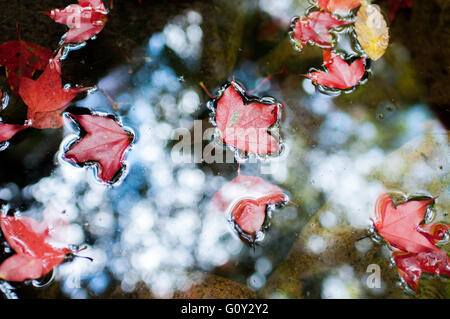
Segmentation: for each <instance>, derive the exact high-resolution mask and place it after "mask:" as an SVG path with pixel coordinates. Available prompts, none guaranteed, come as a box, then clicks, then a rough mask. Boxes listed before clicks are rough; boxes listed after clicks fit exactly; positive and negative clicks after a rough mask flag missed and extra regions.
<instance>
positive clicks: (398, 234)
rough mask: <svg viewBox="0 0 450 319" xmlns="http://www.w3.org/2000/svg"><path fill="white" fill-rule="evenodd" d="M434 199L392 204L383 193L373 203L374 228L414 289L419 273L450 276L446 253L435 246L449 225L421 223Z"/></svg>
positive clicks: (449, 227)
mask: <svg viewBox="0 0 450 319" xmlns="http://www.w3.org/2000/svg"><path fill="white" fill-rule="evenodd" d="M434 200H435V198H431V199H427V200H420V201H418V200H410V201H407V202H405V203H403V204H401V205H398V206H397V207H394V205H393V203H392V200H391V199H390V197H389V195H388V194H382V195H381V196H380V197H379V198H378V199H377V202H376V204H375V219H374V227H375V229H376V230H377V232H378V234H379V235H380V236H381V237H383V238H384V240H386V241H387V242H388V243H389V244H390V245H391V246H392V252H393V257H394V261H395V263H396V266H397V270H398V272H399V274H400V276H402V278H404V279H405V281H406V282H407V283H408V284H409V285H410V286H411V288H413V289H414V291H416V292H417V290H418V283H419V279H420V276H421V274H422V272H428V273H432V274H447V275H450V262H449V258H448V257H447V254H446V253H445V252H443V251H442V250H440V249H439V248H438V247H436V246H435V244H436V243H437V242H438V241H439V240H441V239H442V238H443V237H444V236H445V234H446V233H447V232H448V230H449V229H450V225H442V224H434V223H432V224H422V222H423V220H424V218H425V213H426V210H427V207H428V206H429V205H430V204H431V203H433V202H434Z"/></svg>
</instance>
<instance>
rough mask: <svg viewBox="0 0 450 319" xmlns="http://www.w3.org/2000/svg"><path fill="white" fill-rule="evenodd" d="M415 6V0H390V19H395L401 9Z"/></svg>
mask: <svg viewBox="0 0 450 319" xmlns="http://www.w3.org/2000/svg"><path fill="white" fill-rule="evenodd" d="M412 6H413V0H389V20H391V21H394V20H395V17H396V16H397V12H398V11H399V10H400V9H407V8H411V7H412Z"/></svg>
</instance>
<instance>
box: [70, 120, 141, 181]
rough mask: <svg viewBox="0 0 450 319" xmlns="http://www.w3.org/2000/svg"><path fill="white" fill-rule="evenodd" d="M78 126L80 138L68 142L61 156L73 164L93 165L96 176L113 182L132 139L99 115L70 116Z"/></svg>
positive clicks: (129, 134)
mask: <svg viewBox="0 0 450 319" xmlns="http://www.w3.org/2000/svg"><path fill="white" fill-rule="evenodd" d="M70 116H71V117H72V118H73V119H74V120H75V121H76V122H77V123H78V124H79V126H80V127H81V129H82V137H81V138H80V139H77V140H75V141H74V142H72V143H71V144H70V145H69V146H68V147H66V149H67V150H66V151H65V154H64V158H65V159H66V160H67V161H69V162H71V163H73V164H76V165H81V166H83V165H84V164H96V165H97V176H98V178H99V179H100V180H101V181H102V182H105V183H109V184H113V183H115V182H116V181H117V180H118V178H119V177H120V176H121V172H122V171H123V169H124V167H125V164H124V159H125V154H126V151H127V150H128V149H129V147H130V144H131V142H132V141H133V139H134V135H133V133H132V132H130V131H128V130H125V129H124V128H123V127H122V126H121V125H120V124H118V123H117V122H116V121H115V120H114V119H112V118H110V117H107V116H101V115H89V114H84V115H73V114H71V115H70Z"/></svg>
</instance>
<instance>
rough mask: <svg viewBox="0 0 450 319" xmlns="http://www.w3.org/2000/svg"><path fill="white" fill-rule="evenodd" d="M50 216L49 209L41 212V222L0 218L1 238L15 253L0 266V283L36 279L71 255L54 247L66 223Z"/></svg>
mask: <svg viewBox="0 0 450 319" xmlns="http://www.w3.org/2000/svg"><path fill="white" fill-rule="evenodd" d="M54 214H55V212H54V211H53V208H51V206H50V208H48V209H46V210H45V211H44V214H43V215H44V220H43V221H42V222H38V221H36V220H34V219H32V218H29V217H25V216H4V215H2V214H0V227H1V230H2V232H3V235H4V236H5V238H6V240H7V241H8V243H9V245H10V246H11V248H12V249H14V251H15V252H16V254H15V255H13V256H11V257H9V258H8V259H6V260H5V261H4V262H3V263H2V264H1V265H0V278H1V279H3V280H6V281H24V280H25V279H37V278H40V277H42V276H44V275H45V274H47V273H49V272H50V271H51V270H52V269H53V268H54V267H55V266H57V265H59V264H60V263H61V262H63V261H64V258H65V257H66V256H67V255H69V254H72V253H73V251H71V250H70V249H68V248H59V247H58V246H59V245H60V244H61V241H60V240H61V238H64V233H65V230H66V228H67V226H68V225H69V223H68V222H67V221H65V220H64V219H63V218H62V217H61V216H60V214H58V215H59V216H57V217H55V216H54ZM57 244H58V245H57Z"/></svg>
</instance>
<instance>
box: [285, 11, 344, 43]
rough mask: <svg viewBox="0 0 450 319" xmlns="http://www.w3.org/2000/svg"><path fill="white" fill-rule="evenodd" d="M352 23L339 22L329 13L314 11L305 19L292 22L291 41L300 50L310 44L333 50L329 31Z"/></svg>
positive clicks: (296, 19)
mask: <svg viewBox="0 0 450 319" xmlns="http://www.w3.org/2000/svg"><path fill="white" fill-rule="evenodd" d="M351 22H352V21H345V20H339V19H337V18H335V17H334V16H333V15H332V14H330V13H328V12H322V11H314V12H311V13H309V14H308V15H307V16H306V17H304V18H295V19H294V20H293V21H292V25H291V29H292V31H291V32H290V36H291V40H292V41H293V42H294V43H295V45H296V46H297V48H299V49H301V48H303V47H304V46H305V45H307V44H308V43H312V44H316V45H317V46H319V47H321V48H323V49H331V48H332V46H331V34H330V33H329V32H328V30H329V29H331V28H336V27H339V26H341V25H345V24H349V23H351Z"/></svg>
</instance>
